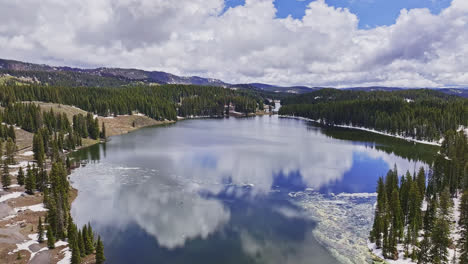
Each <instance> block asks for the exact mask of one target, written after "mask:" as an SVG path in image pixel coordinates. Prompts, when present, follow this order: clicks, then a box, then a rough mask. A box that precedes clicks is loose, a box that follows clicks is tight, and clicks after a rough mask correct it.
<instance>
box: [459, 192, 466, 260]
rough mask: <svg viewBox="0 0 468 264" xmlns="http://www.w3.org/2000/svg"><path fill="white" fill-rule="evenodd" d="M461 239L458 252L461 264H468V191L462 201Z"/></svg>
mask: <svg viewBox="0 0 468 264" xmlns="http://www.w3.org/2000/svg"><path fill="white" fill-rule="evenodd" d="M459 210H460V220H459V222H458V224H459V226H460V230H461V232H460V239H459V240H458V250H459V252H460V263H468V190H467V191H465V192H464V193H463V195H462V197H461V200H460V208H459Z"/></svg>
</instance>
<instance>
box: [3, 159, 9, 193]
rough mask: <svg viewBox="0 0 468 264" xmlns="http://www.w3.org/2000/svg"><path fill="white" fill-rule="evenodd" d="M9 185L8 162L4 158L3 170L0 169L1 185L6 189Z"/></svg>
mask: <svg viewBox="0 0 468 264" xmlns="http://www.w3.org/2000/svg"><path fill="white" fill-rule="evenodd" d="M10 185H11V178H10V171H9V169H8V164H7V162H6V160H5V161H4V162H3V171H2V186H3V189H8V188H9V186H10Z"/></svg>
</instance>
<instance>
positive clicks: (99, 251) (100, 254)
mask: <svg viewBox="0 0 468 264" xmlns="http://www.w3.org/2000/svg"><path fill="white" fill-rule="evenodd" d="M105 260H106V258H105V257H104V244H103V243H102V241H101V236H98V240H97V244H96V264H102V263H104V261H105Z"/></svg>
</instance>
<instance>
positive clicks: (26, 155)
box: [20, 151, 34, 157]
mask: <svg viewBox="0 0 468 264" xmlns="http://www.w3.org/2000/svg"><path fill="white" fill-rule="evenodd" d="M20 155H21V156H25V157H29V156H33V155H34V152H32V151H26V152H24V153H22V154H20Z"/></svg>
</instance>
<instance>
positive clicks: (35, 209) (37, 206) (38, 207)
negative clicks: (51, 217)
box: [15, 203, 47, 213]
mask: <svg viewBox="0 0 468 264" xmlns="http://www.w3.org/2000/svg"><path fill="white" fill-rule="evenodd" d="M26 210H31V211H33V212H45V211H47V208H45V207H44V204H43V203H40V204H35V205H29V206H23V207H17V208H15V213H18V212H21V211H26Z"/></svg>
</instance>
